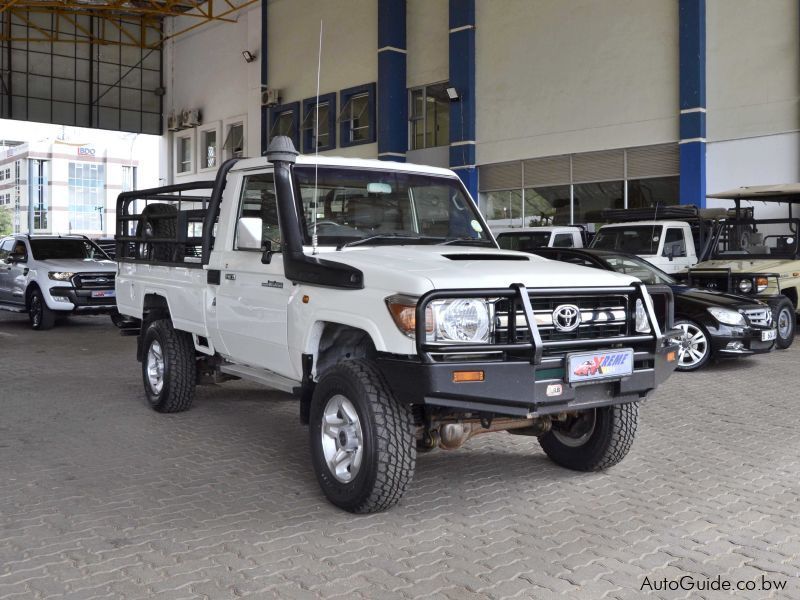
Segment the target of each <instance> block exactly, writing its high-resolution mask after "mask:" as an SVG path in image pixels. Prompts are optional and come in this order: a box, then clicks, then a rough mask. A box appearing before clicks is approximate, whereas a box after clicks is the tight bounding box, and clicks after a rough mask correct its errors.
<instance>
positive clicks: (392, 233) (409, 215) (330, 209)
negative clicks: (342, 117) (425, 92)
mask: <svg viewBox="0 0 800 600" xmlns="http://www.w3.org/2000/svg"><path fill="white" fill-rule="evenodd" d="M295 174H296V177H297V181H298V183H299V186H300V194H301V197H302V207H303V213H304V215H305V219H306V225H307V227H308V233H309V236H310V234H311V231H312V228H313V222H314V216H315V206H316V219H317V235H318V238H319V242H320V244H323V245H325V244H328V245H330V244H333V245H336V244H339V243H343V242H348V241H355V240H358V239H362V238H366V237H372V236H376V235H379V236H386V237H387V238H388V239H394V238H398V239H399V238H404V239H403V240H401V241H397V242H395V243H418V244H426V243H441V242H443V241H446V240H452V239H454V238H459V239H462V238H463V239H465V240H467V241H470V242H472V241H474V242H478V243H483V244H486V245H488V244H490V243H491V242H490V241H489V238H488V236H487V234H486V232H485V231H484V230H483V227H482V226H481V225H480V222H479V220H478V218H477V215H476V213H475V212H474V209H473V205H472V203H471V202H470V201H469V200H468V199H467V197H466V196H465V195H464V193H463V191H462V189H463V188H462V186H461V183H460V181H459V180H457V179H449V178H443V177H433V176H427V175H419V174H415V173H401V172H387V171H373V170H360V169H346V168H335V167H320V168H319V173H318V184H317V186H316V187H315V185H314V182H315V176H316V174H315V170H314V168H312V167H305V166H298V167H296V169H295ZM315 199H316V200H315Z"/></svg>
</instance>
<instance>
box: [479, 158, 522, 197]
mask: <svg viewBox="0 0 800 600" xmlns="http://www.w3.org/2000/svg"><path fill="white" fill-rule="evenodd" d="M478 175H479V179H478V181H479V187H480V191H482V192H488V191H492V190H518V189H521V188H522V162H521V161H518V160H515V161H513V162H508V163H497V164H494V165H485V166H482V167H480V168H479V170H478Z"/></svg>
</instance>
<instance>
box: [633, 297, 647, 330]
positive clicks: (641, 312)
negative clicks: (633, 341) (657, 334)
mask: <svg viewBox="0 0 800 600" xmlns="http://www.w3.org/2000/svg"><path fill="white" fill-rule="evenodd" d="M636 332H637V333H650V322H649V321H648V320H647V311H646V310H645V308H644V304H642V301H641V300H637V301H636Z"/></svg>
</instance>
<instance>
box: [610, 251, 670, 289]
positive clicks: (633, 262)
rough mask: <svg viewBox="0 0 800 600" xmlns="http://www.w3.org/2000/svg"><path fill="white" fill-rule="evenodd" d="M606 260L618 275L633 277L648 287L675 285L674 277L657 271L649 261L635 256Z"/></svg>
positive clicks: (614, 257) (615, 257)
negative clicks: (660, 284) (657, 284)
mask: <svg viewBox="0 0 800 600" xmlns="http://www.w3.org/2000/svg"><path fill="white" fill-rule="evenodd" d="M604 260H605V262H606V264H607V265H608V266H609V267H611V268H612V269H613V270H614V271H616V272H617V273H625V274H626V275H633V276H634V277H637V278H639V279H640V280H641V281H642V283H644V284H647V285H651V284H656V283H663V284H666V285H673V284H674V283H675V280H674V279H672V277H670V276H669V275H667V274H666V273H664V272H663V271H661V270H660V269H657V268H656V267H654V266H653V265H651V264H650V263H649V262H647V261H644V260H641V259H639V258H636V257H633V256H612V257H610V258H608V257H605V258H604Z"/></svg>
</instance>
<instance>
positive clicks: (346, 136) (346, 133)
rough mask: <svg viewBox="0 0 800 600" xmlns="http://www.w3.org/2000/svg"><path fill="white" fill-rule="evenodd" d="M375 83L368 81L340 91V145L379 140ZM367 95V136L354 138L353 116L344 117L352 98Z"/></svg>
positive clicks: (347, 146) (370, 142)
mask: <svg viewBox="0 0 800 600" xmlns="http://www.w3.org/2000/svg"><path fill="white" fill-rule="evenodd" d="M375 89H376V86H375V83H374V82H373V83H367V84H364V85H358V86H355V87H351V88H347V89H344V90H340V91H339V113H338V115H337V117H336V120H337V121H338V123H339V146H340V147H342V148H349V147H351V146H361V145H364V144H374V143H375V141H376V140H377V127H376V113H375V108H376V107H375ZM363 95H366V96H367V112H368V115H367V128H368V129H367V137H366V138H365V139H363V140H353V139H352V137H351V135H352V130H353V129H352V126H351V125H350V123H352V121H353V118H352V114H350V115H349V116H350V118H349V119H345V118H343V116H344V112H345V110H346V109H348V108H350V106H351V103H352V100H353V99H354V98H356V97H358V96H363Z"/></svg>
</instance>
